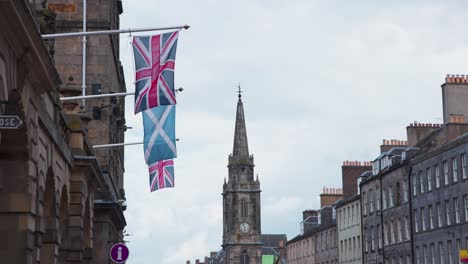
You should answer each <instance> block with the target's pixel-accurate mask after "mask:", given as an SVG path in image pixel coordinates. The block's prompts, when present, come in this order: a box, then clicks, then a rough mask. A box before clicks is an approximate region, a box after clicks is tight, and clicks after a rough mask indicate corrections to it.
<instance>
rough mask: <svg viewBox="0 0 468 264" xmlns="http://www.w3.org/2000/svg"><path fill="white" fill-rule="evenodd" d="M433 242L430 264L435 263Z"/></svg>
mask: <svg viewBox="0 0 468 264" xmlns="http://www.w3.org/2000/svg"><path fill="white" fill-rule="evenodd" d="M434 247H435V246H434V244H431V252H430V254H431V264H436V255H435V248H434Z"/></svg>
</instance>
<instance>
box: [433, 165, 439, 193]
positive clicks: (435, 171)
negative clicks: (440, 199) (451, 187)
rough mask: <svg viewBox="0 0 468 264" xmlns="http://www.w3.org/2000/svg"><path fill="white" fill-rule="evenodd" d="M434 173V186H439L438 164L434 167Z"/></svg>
mask: <svg viewBox="0 0 468 264" xmlns="http://www.w3.org/2000/svg"><path fill="white" fill-rule="evenodd" d="M434 173H435V178H436V188H440V170H439V166H438V165H436V166H435V167H434Z"/></svg>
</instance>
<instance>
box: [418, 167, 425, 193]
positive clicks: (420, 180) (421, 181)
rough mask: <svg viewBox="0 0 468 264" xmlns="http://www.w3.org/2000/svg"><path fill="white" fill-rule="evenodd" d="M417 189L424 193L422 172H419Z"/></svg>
mask: <svg viewBox="0 0 468 264" xmlns="http://www.w3.org/2000/svg"><path fill="white" fill-rule="evenodd" d="M419 188H420V190H421V193H424V175H423V172H422V171H419Z"/></svg>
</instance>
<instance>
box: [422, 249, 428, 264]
mask: <svg viewBox="0 0 468 264" xmlns="http://www.w3.org/2000/svg"><path fill="white" fill-rule="evenodd" d="M422 254H423V256H422V260H423V264H427V247H426V245H424V246H423V250H422Z"/></svg>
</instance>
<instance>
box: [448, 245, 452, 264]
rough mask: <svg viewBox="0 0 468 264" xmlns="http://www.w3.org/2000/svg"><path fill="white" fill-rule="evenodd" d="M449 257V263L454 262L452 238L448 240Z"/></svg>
mask: <svg viewBox="0 0 468 264" xmlns="http://www.w3.org/2000/svg"><path fill="white" fill-rule="evenodd" d="M447 257H448V264H452V262H453V245H452V240H447Z"/></svg>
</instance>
